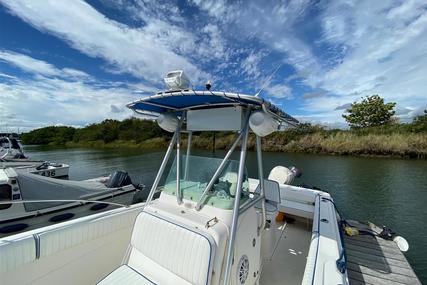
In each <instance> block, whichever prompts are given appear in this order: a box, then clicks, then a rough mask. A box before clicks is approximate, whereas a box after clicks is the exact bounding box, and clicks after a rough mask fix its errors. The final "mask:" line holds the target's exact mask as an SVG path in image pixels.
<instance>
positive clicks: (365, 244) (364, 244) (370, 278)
mask: <svg viewBox="0 0 427 285" xmlns="http://www.w3.org/2000/svg"><path fill="white" fill-rule="evenodd" d="M344 244H345V248H346V253H347V273H348V278H349V281H350V284H352V285H363V284H378V285H386V284H387V285H388V284H390V285H420V284H421V282H420V281H419V279H418V277H417V276H416V274H415V273H414V270H413V269H412V267H411V265H410V264H409V262H408V261H407V259H406V257H405V255H404V254H403V253H402V252H401V251H400V250H399V248H398V247H397V245H396V243H394V242H393V241H389V240H384V239H382V238H379V237H373V236H369V235H356V236H345V237H344Z"/></svg>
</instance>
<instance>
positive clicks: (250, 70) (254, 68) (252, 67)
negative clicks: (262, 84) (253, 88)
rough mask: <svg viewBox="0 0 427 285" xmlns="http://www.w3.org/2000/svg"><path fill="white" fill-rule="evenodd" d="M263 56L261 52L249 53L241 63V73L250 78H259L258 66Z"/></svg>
mask: <svg viewBox="0 0 427 285" xmlns="http://www.w3.org/2000/svg"><path fill="white" fill-rule="evenodd" d="M264 56H265V53H263V52H256V53H255V52H251V53H250V54H249V55H248V56H247V57H246V58H245V59H244V60H243V62H242V69H243V71H244V72H245V73H246V74H247V75H249V76H251V77H252V78H259V77H260V76H261V70H260V67H259V64H260V62H261V61H262V59H263V57H264Z"/></svg>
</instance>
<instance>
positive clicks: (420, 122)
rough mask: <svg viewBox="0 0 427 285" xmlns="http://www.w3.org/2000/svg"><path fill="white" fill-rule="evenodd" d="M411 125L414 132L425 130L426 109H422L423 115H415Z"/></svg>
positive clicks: (426, 121) (426, 129)
mask: <svg viewBox="0 0 427 285" xmlns="http://www.w3.org/2000/svg"><path fill="white" fill-rule="evenodd" d="M411 125H412V130H413V131H415V132H427V110H424V115H419V116H416V117H415V118H414V120H413V121H412V124H411Z"/></svg>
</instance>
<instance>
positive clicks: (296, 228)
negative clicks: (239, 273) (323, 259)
mask: <svg viewBox="0 0 427 285" xmlns="http://www.w3.org/2000/svg"><path fill="white" fill-rule="evenodd" d="M279 229H281V231H282V233H281V234H280V235H281V238H280V239H279V241H278V243H277V247H276V250H275V252H274V255H273V257H272V259H271V260H268V261H266V263H265V265H264V266H263V269H262V274H261V278H260V282H259V284H260V285H276V284H287V285H294V284H295V285H297V284H301V282H302V278H303V275H304V269H305V264H306V262H307V255H308V249H309V247H310V238H311V225H310V226H308V225H307V224H305V223H303V222H300V221H295V222H293V223H288V224H282V225H280V228H279Z"/></svg>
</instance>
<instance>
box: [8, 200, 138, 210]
mask: <svg viewBox="0 0 427 285" xmlns="http://www.w3.org/2000/svg"><path fill="white" fill-rule="evenodd" d="M22 203H81V204H87V203H94V204H98V203H100V204H107V205H114V206H119V207H126V208H128V207H129V206H130V205H126V204H121V203H115V202H108V201H102V200H84V199H54V200H51V199H41V200H15V201H0V205H4V204H7V205H9V204H22Z"/></svg>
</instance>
